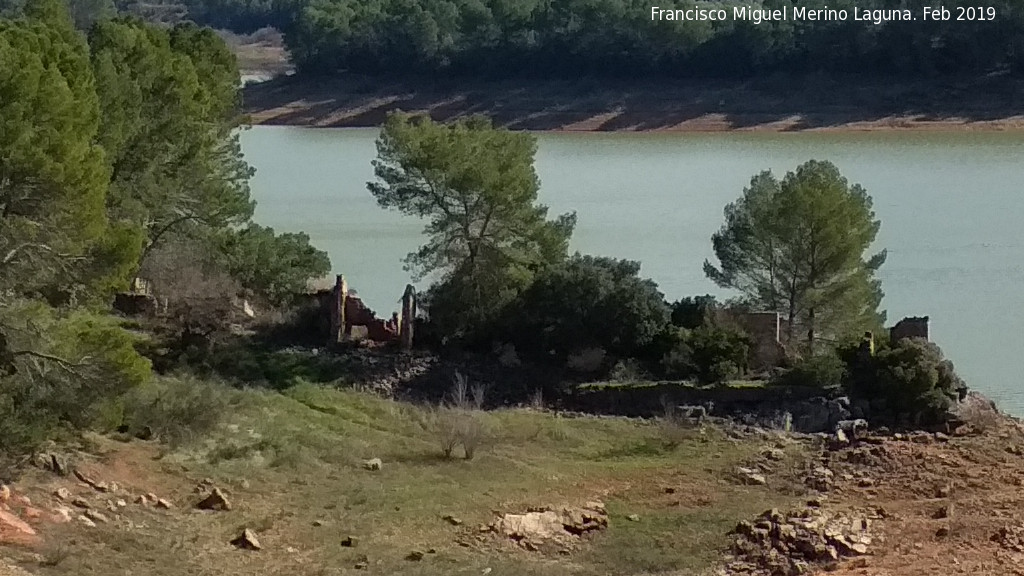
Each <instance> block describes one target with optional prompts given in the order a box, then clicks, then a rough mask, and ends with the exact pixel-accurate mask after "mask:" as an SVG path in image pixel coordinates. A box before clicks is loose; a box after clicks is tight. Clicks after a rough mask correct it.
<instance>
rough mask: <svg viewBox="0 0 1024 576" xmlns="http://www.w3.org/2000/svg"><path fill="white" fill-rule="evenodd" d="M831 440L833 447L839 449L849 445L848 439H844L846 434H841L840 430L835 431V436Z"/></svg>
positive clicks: (841, 430)
mask: <svg viewBox="0 0 1024 576" xmlns="http://www.w3.org/2000/svg"><path fill="white" fill-rule="evenodd" d="M833 440H834V442H835V445H836V446H839V447H842V446H848V445H849V444H850V439H849V438H847V437H846V432H843V429H842V428H837V429H836V435H835V438H833Z"/></svg>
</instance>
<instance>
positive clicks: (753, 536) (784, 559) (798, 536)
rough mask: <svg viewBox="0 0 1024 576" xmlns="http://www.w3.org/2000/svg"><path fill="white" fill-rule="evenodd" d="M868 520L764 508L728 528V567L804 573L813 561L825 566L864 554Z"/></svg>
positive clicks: (743, 569) (866, 551)
mask: <svg viewBox="0 0 1024 576" xmlns="http://www.w3.org/2000/svg"><path fill="white" fill-rule="evenodd" d="M867 526H868V523H867V521H866V519H863V518H856V517H853V518H851V517H849V516H844V515H828V514H825V513H824V512H822V511H820V510H811V509H806V510H800V511H796V512H790V513H787V514H783V513H781V512H779V511H778V510H768V511H766V512H764V513H763V514H761V515H760V516H759V517H757V518H756V519H755V521H753V522H749V521H743V522H740V523H739V524H737V525H736V528H735V529H733V530H732V531H731V532H730V534H731V535H733V536H735V537H736V538H735V541H734V543H733V547H732V553H733V559H732V561H731V562H730V563H729V566H730V568H731V569H732V572H730V573H751V572H753V573H758V574H761V573H767V574H772V575H790V574H807V573H809V572H811V571H812V565H813V564H818V565H822V566H824V567H826V568H827V567H828V566H832V565H834V564H835V562H836V561H838V560H839V559H841V558H853V557H859V556H863V555H865V554H867V553H868V546H869V545H870V543H871V538H870V537H869V536H868V534H867V531H866V527H867Z"/></svg>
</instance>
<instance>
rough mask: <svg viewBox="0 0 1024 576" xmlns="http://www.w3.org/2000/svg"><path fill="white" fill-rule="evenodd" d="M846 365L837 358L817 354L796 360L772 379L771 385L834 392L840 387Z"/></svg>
mask: <svg viewBox="0 0 1024 576" xmlns="http://www.w3.org/2000/svg"><path fill="white" fill-rule="evenodd" d="M845 376H846V365H845V364H844V363H843V361H842V360H840V358H839V356H838V355H836V354H834V353H832V354H818V355H815V356H811V357H810V358H802V359H800V360H797V361H796V362H795V363H794V364H793V366H792V367H791V368H790V369H789V370H786V371H785V372H783V373H781V374H780V375H778V376H776V377H775V378H773V379H772V384H774V385H780V386H799V387H808V388H822V389H824V390H836V389H839V388H841V387H842V385H843V379H844V377H845Z"/></svg>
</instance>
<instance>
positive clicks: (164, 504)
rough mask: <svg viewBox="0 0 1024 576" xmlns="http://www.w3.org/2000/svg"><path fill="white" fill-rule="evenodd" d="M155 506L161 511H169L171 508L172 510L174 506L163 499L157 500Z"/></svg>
mask: <svg viewBox="0 0 1024 576" xmlns="http://www.w3.org/2000/svg"><path fill="white" fill-rule="evenodd" d="M155 505H156V507H157V508H161V509H163V510H170V509H171V508H174V504H171V503H170V502H169V501H167V500H164V499H163V498H157V499H156V504H155Z"/></svg>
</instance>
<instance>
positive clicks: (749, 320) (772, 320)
mask: <svg viewBox="0 0 1024 576" xmlns="http://www.w3.org/2000/svg"><path fill="white" fill-rule="evenodd" d="M732 316H733V318H735V320H736V322H737V323H738V324H739V325H740V327H741V328H743V330H744V331H746V333H747V334H748V335H749V336H750V340H751V345H750V354H749V356H748V359H747V369H748V370H750V371H753V372H763V371H766V370H770V369H771V368H774V367H776V366H778V365H779V364H780V363H781V362H782V360H783V359H784V358H785V356H786V350H785V348H784V347H783V345H782V342H781V340H780V336H781V334H782V320H781V318H780V317H779V313H778V312H736V313H733V314H732Z"/></svg>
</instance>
